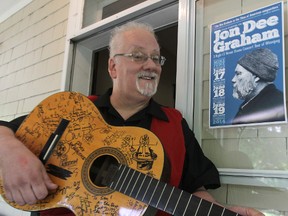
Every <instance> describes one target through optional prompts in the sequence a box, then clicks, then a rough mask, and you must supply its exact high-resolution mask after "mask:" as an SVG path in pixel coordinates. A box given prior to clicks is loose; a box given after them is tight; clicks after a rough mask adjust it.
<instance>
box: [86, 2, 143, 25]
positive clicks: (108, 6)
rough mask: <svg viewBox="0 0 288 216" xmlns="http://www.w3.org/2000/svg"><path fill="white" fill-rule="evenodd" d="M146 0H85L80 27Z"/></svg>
mask: <svg viewBox="0 0 288 216" xmlns="http://www.w3.org/2000/svg"><path fill="white" fill-rule="evenodd" d="M145 1H146V0H125V3H123V0H122V1H120V0H85V3H84V13H83V23H82V28H84V27H86V26H89V25H91V24H93V23H96V22H98V21H100V20H102V19H105V18H107V17H109V16H112V15H114V14H116V13H118V12H120V11H123V10H125V9H127V8H130V7H133V6H135V5H137V4H139V3H142V2H145Z"/></svg>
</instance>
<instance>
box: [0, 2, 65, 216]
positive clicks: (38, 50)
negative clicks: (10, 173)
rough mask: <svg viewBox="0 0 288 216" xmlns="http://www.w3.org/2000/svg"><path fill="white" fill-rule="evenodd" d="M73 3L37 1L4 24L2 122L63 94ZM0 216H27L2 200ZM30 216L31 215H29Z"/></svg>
mask: <svg viewBox="0 0 288 216" xmlns="http://www.w3.org/2000/svg"><path fill="white" fill-rule="evenodd" d="M68 11H69V0H61V1H59V0H34V1H32V2H31V3H30V4H28V5H27V6H26V7H24V8H23V9H21V10H19V11H18V12H16V13H15V14H14V15H12V16H11V17H9V18H8V19H6V20H5V21H3V22H2V23H0V98H1V100H0V119H2V120H10V119H13V118H14V117H16V116H20V115H23V114H26V113H28V112H30V111H31V110H32V109H33V108H34V107H35V106H36V105H37V104H38V103H39V102H40V101H41V100H42V99H44V98H46V97H47V96H48V95H50V94H53V93H55V92H58V91H59V90H60V86H61V85H60V84H61V76H62V67H63V58H64V49H65V37H66V30H67V18H68ZM0 209H1V212H0V215H1V216H2V215H5V216H8V215H11V216H12V215H13V216H14V215H17V216H18V215H19V216H21V215H27V213H24V212H19V211H15V210H14V209H13V208H11V207H10V206H7V205H6V204H5V203H4V201H3V200H2V198H1V197H0ZM28 215H29V214H28Z"/></svg>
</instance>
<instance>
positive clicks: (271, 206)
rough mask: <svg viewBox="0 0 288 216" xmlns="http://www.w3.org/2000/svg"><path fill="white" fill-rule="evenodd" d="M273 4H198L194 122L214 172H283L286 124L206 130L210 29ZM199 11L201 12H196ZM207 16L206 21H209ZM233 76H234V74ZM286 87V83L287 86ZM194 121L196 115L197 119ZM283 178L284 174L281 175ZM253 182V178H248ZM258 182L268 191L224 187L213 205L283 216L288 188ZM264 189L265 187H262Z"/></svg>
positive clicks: (208, 0)
mask: <svg viewBox="0 0 288 216" xmlns="http://www.w3.org/2000/svg"><path fill="white" fill-rule="evenodd" d="M276 2H278V1H275V0H263V1H257V0H253V1H251V0H233V1H231V0H221V1H214V0H201V1H198V3H197V7H198V8H197V9H198V10H196V11H197V13H198V15H197V17H198V21H197V23H198V24H197V25H198V26H197V30H196V31H197V32H202V37H201V36H199V37H198V38H197V41H196V44H200V46H199V47H198V53H197V54H198V56H200V58H199V59H200V60H199V59H198V61H196V62H201V63H200V64H199V63H196V64H198V65H196V68H197V69H196V74H197V77H196V78H195V79H196V80H198V79H201V80H202V82H201V84H199V85H201V87H200V88H197V86H196V88H195V89H196V91H197V89H200V91H197V92H196V94H200V95H202V97H199V98H200V100H201V101H196V102H195V103H196V104H201V105H200V106H199V108H198V109H199V110H198V111H199V116H202V119H201V121H200V124H201V128H202V131H201V132H202V133H201V135H200V137H201V138H200V140H201V143H202V148H203V150H204V152H205V154H206V155H207V156H208V157H209V158H210V159H211V160H212V161H213V162H214V163H215V164H216V166H217V167H218V168H229V169H244V170H245V169H247V170H251V176H252V175H253V170H256V171H257V172H258V171H259V170H260V171H263V172H264V173H265V172H266V171H267V172H271V173H273V172H274V171H275V172H278V171H279V172H281V173H282V172H283V173H285V171H287V170H288V165H287V164H288V154H287V146H288V144H287V134H288V133H287V132H288V126H287V124H281V125H268V126H261V127H260V126H257V127H256V126H254V127H251V126H250V127H247V126H246V127H234V128H222V129H211V128H209V110H208V109H209V76H210V75H209V73H210V70H209V66H210V59H209V58H210V43H209V41H210V25H211V24H213V23H216V22H218V21H222V20H225V19H228V18H231V17H234V16H238V15H240V14H242V13H246V12H248V11H251V10H254V9H257V8H260V7H264V6H267V5H270V4H272V3H276ZM283 2H284V3H285V4H284V6H283V7H284V20H285V21H284V23H285V24H284V25H285V27H287V7H288V6H287V1H283ZM199 11H201V12H199ZM208 15H209V16H208ZM287 41H288V31H287V28H286V29H285V52H286V72H287V65H288V58H287V50H288V42H287ZM233 73H234V72H233ZM286 85H287V83H286ZM196 115H197V114H196ZM286 176H287V173H286ZM251 179H252V180H253V177H251ZM270 180H271V181H270V182H269V181H265V179H264V178H263V182H265V184H266V185H267V186H263V187H262V186H261V187H260V186H255V185H254V186H253V185H252V186H250V185H249V182H246V185H245V184H243V185H236V184H224V185H223V186H222V187H221V188H220V189H219V190H216V191H214V192H212V193H213V194H214V195H215V197H217V199H218V200H220V201H221V202H222V203H223V204H227V205H244V206H252V207H255V208H258V209H260V210H264V211H269V212H271V211H272V212H274V213H275V212H277V214H276V215H278V214H279V215H288V207H287V198H288V192H287V188H281V187H279V188H277V187H274V186H273V185H275V184H274V183H275V182H276V183H277V181H278V180H277V179H276V178H275V179H273V178H271V179H270ZM263 185H264V184H263Z"/></svg>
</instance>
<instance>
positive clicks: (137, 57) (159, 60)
mask: <svg viewBox="0 0 288 216" xmlns="http://www.w3.org/2000/svg"><path fill="white" fill-rule="evenodd" d="M116 56H124V57H128V58H131V60H132V61H133V62H137V63H141V64H143V63H145V62H146V61H147V60H148V58H150V59H151V60H152V61H153V62H154V63H155V64H156V65H161V66H163V65H164V63H165V61H166V58H165V57H164V56H160V55H157V54H153V55H150V56H148V55H146V54H144V53H142V52H132V53H119V54H115V55H114V57H116Z"/></svg>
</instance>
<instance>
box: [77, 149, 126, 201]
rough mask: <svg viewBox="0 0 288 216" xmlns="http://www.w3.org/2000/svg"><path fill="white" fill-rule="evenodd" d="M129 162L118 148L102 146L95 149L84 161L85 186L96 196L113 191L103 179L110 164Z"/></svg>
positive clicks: (82, 174)
mask: <svg viewBox="0 0 288 216" xmlns="http://www.w3.org/2000/svg"><path fill="white" fill-rule="evenodd" d="M111 163H112V164H115V163H117V164H118V163H120V164H125V165H126V164H127V160H126V158H125V156H124V154H123V153H122V152H121V151H120V150H119V149H117V148H111V147H102V148H99V149H96V150H95V151H93V152H92V153H91V154H90V155H89V156H88V157H87V158H86V160H85V161H84V163H83V167H82V172H81V179H82V182H83V184H84V186H85V188H86V189H87V190H88V191H89V192H91V193H92V194H93V195H95V196H99V195H101V196H104V195H107V194H110V193H113V192H114V190H112V189H111V188H109V187H106V186H104V185H103V183H102V180H103V178H104V176H105V172H107V169H108V166H109V164H111Z"/></svg>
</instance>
